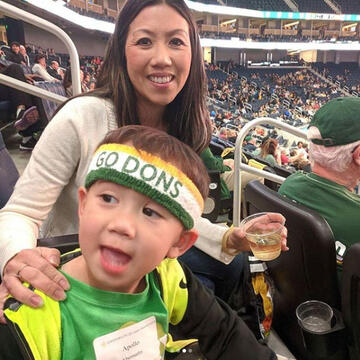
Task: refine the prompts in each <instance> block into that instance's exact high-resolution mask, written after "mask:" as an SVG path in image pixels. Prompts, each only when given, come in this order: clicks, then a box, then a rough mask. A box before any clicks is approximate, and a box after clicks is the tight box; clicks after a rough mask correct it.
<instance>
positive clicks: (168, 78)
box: [150, 76, 171, 84]
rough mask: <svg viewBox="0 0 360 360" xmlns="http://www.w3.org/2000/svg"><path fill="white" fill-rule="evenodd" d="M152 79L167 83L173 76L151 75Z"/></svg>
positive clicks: (159, 82)
mask: <svg viewBox="0 0 360 360" xmlns="http://www.w3.org/2000/svg"><path fill="white" fill-rule="evenodd" d="M150 80H151V81H153V82H155V83H158V84H165V83H168V82H170V81H171V76H162V77H159V76H150Z"/></svg>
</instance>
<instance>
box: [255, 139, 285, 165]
mask: <svg viewBox="0 0 360 360" xmlns="http://www.w3.org/2000/svg"><path fill="white" fill-rule="evenodd" d="M254 155H259V156H260V157H261V158H262V159H264V160H266V161H267V162H268V163H269V164H270V165H271V166H275V165H281V154H280V152H279V151H278V141H277V140H276V139H273V138H268V139H266V140H265V141H263V143H262V144H261V146H260V149H258V150H256V151H254Z"/></svg>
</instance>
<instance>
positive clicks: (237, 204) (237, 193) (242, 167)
mask: <svg viewBox="0 0 360 360" xmlns="http://www.w3.org/2000/svg"><path fill="white" fill-rule="evenodd" d="M263 124H270V125H273V126H275V127H277V128H279V129H281V130H284V131H286V132H289V133H290V134H293V135H295V136H298V137H299V138H302V139H306V133H305V132H303V131H301V130H299V129H297V128H296V127H294V126H291V125H288V124H285V123H284V122H282V121H280V120H275V119H272V118H269V117H259V118H256V119H254V120H251V121H249V122H248V123H247V124H246V125H245V126H244V127H243V128H242V129H241V130H240V132H239V133H238V136H237V138H236V143H235V157H234V163H235V179H234V206H233V224H234V226H239V225H240V209H241V190H240V189H241V171H246V172H248V173H250V174H253V175H257V176H260V177H263V178H264V179H269V180H271V181H274V182H276V183H279V184H282V183H283V182H284V180H285V178H284V177H282V176H279V175H275V174H272V173H270V172H267V171H264V170H260V169H256V168H254V167H251V166H249V165H246V164H243V163H242V162H241V153H242V144H243V141H244V139H245V137H246V136H247V135H248V133H249V131H250V130H252V129H254V128H255V127H256V126H258V125H263Z"/></svg>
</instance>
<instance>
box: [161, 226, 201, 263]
mask: <svg viewBox="0 0 360 360" xmlns="http://www.w3.org/2000/svg"><path fill="white" fill-rule="evenodd" d="M197 238H198V233H197V231H196V230H195V229H191V230H184V231H183V232H182V233H181V236H180V239H179V240H178V241H177V242H176V243H175V244H174V245H173V246H172V247H171V248H170V249H169V251H168V253H167V257H168V258H171V259H175V258H177V257H178V256H181V255H182V254H184V253H185V252H186V251H187V250H189V249H190V248H191V247H192V246H193V245H194V243H195V241H196V239H197Z"/></svg>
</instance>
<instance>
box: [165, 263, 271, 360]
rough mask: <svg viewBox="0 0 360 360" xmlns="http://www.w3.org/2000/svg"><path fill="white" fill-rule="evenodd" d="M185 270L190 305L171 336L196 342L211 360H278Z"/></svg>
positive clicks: (240, 321) (173, 327) (224, 304)
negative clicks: (174, 335) (192, 339)
mask: <svg viewBox="0 0 360 360" xmlns="http://www.w3.org/2000/svg"><path fill="white" fill-rule="evenodd" d="M181 265H182V266H183V269H184V272H185V276H186V280H187V288H188V304H187V309H186V312H185V315H184V317H183V319H182V320H181V322H180V323H179V324H178V325H175V326H173V325H170V332H171V333H172V334H173V333H174V334H176V336H179V337H183V338H187V339H189V338H196V339H198V341H199V346H200V350H201V352H202V354H203V355H204V356H205V357H206V359H208V360H215V359H216V360H228V359H234V360H235V359H247V360H275V359H276V358H277V357H276V355H275V353H274V352H273V351H272V350H271V349H270V348H268V347H267V346H265V345H261V344H260V343H259V342H258V341H257V340H256V338H255V336H254V335H253V333H252V332H251V331H250V330H249V328H248V327H247V326H246V324H245V323H244V322H243V320H242V319H241V318H240V317H239V316H237V314H236V313H235V312H234V311H233V310H232V309H231V308H230V307H229V306H228V305H227V304H226V303H225V302H223V301H222V300H220V299H218V298H216V297H215V296H214V295H213V294H212V293H211V292H210V291H208V290H206V289H205V288H204V286H203V285H202V284H201V283H200V282H199V281H198V280H197V279H196V278H195V276H194V275H193V274H192V273H191V271H190V270H189V269H188V268H187V267H186V266H185V265H184V264H181Z"/></svg>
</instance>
